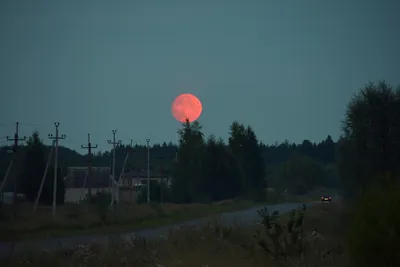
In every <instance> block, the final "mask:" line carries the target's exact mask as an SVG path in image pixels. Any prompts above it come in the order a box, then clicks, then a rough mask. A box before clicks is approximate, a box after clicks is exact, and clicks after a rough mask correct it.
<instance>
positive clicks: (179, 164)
mask: <svg viewBox="0 0 400 267" xmlns="http://www.w3.org/2000/svg"><path fill="white" fill-rule="evenodd" d="M178 135H179V143H178V144H173V143H171V142H170V143H168V144H167V143H163V144H155V145H153V146H151V148H150V151H151V154H150V155H151V166H150V171H151V173H153V174H154V173H157V174H163V175H168V176H171V177H172V178H173V186H172V188H171V189H167V188H166V186H163V190H162V191H163V192H162V193H163V194H164V196H163V198H164V201H174V202H192V201H205V200H207V201H218V200H221V199H226V198H233V197H237V196H243V197H251V198H253V199H257V200H261V199H262V198H263V197H265V191H264V189H265V187H268V186H269V187H276V188H277V189H279V190H283V189H284V188H289V191H292V192H294V193H305V192H307V191H308V190H312V189H313V188H315V187H317V186H320V185H326V186H332V187H335V186H338V183H337V180H338V179H337V177H334V178H331V179H329V178H328V177H333V176H332V175H331V173H334V172H331V173H329V172H327V170H328V169H329V168H326V167H329V166H331V168H335V167H334V166H335V162H334V151H335V143H334V141H333V140H332V138H331V137H330V136H328V137H327V138H326V140H323V141H322V142H320V143H318V144H316V143H312V142H310V141H308V140H305V141H303V142H302V143H301V144H298V145H297V144H294V143H289V142H288V141H285V142H283V143H281V144H273V145H265V144H263V143H262V142H260V141H258V139H257V136H256V134H255V132H254V130H253V129H252V127H250V126H246V127H245V126H244V125H243V124H240V123H239V122H233V123H232V125H231V126H230V137H229V140H228V142H227V143H225V142H224V141H223V140H222V139H221V138H217V137H215V136H209V137H208V138H206V137H204V135H203V133H202V131H201V125H200V123H199V122H198V121H196V122H193V123H190V122H188V121H186V122H185V123H183V124H182V128H181V129H179V131H178ZM127 152H130V158H129V161H128V163H127V165H126V171H129V170H146V169H147V147H146V146H142V145H134V146H133V147H130V146H126V145H120V146H118V147H117V148H116V170H117V177H118V176H119V172H120V171H121V170H122V164H123V159H124V157H125V155H126V153H127ZM49 153H50V147H49V146H46V145H44V144H43V142H42V140H41V138H40V135H39V133H38V132H34V133H33V134H32V136H30V137H29V138H28V140H27V142H26V143H25V144H24V145H22V146H21V147H20V148H19V152H18V155H19V156H18V158H19V160H17V161H16V163H15V164H17V165H18V166H19V167H18V168H16V167H14V168H13V169H14V173H12V174H11V175H10V179H11V178H12V177H13V176H17V177H18V180H19V182H20V184H19V191H20V192H22V193H25V194H26V195H27V198H28V200H31V201H33V200H34V198H35V197H36V194H37V190H38V188H39V186H40V182H41V179H42V176H43V173H44V169H45V166H46V161H47V157H48V154H49ZM11 157H12V155H11V154H8V153H6V152H5V149H3V150H2V155H1V159H0V164H1V169H0V170H1V175H2V176H3V175H4V173H5V170H6V168H7V165H8V163H9V161H10V160H11ZM111 158H112V151H106V152H97V153H96V154H94V155H93V158H92V160H93V161H92V162H93V165H94V166H110V164H111ZM87 159H88V158H87V156H85V155H81V154H79V153H77V152H76V151H74V150H71V149H68V148H66V147H60V148H59V166H60V169H59V170H58V171H59V175H58V179H59V181H58V183H57V184H58V185H59V187H60V188H58V190H59V194H57V195H58V196H60V199H58V202H59V203H62V202H63V199H62V197H61V196H62V195H63V193H62V192H64V191H65V188H64V184H63V183H62V177H63V176H65V175H66V170H67V167H69V166H86V164H87ZM297 160H301V161H303V163H304V164H300V165H298V164H297V165H296V164H294V163H295V162H297ZM332 166H333V167H332ZM299 168H300V169H301V173H302V175H299V171H300V169H299ZM303 169H304V170H303ZM282 170H285V171H282ZM53 173H54V169H53V167H52V164H51V165H50V168H49V170H48V173H47V177H46V180H45V184H44V189H43V195H42V199H41V201H42V202H43V203H46V204H48V203H51V198H52V186H53V179H52V176H53ZM312 175H321V176H318V177H315V178H310V177H311V176H312ZM335 179H336V180H335ZM329 180H334V181H335V182H329ZM303 181H305V182H306V183H307V184H306V185H302V182H303ZM293 184H296V186H294V185H293ZM301 188H303V189H302V190H301ZM5 189H6V191H12V190H13V189H12V183H11V181H10V182H9V183H7V186H6V188H5ZM28 191H29V192H28ZM160 191H161V188H160V187H158V186H152V187H151V196H152V199H153V200H160V196H161V194H160ZM143 198H145V197H144V196H143Z"/></svg>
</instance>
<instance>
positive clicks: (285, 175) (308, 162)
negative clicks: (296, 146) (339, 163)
mask: <svg viewBox="0 0 400 267" xmlns="http://www.w3.org/2000/svg"><path fill="white" fill-rule="evenodd" d="M278 175H279V182H278V185H277V187H278V188H279V189H280V190H282V189H283V188H287V189H288V192H289V193H292V194H305V193H307V192H309V191H312V190H314V189H315V188H316V187H317V186H321V185H322V179H323V178H324V177H325V176H326V173H325V170H324V167H323V166H322V164H321V163H319V162H317V161H316V160H314V159H312V158H310V157H308V156H303V155H300V154H297V153H293V154H292V156H291V157H290V158H289V159H288V160H287V161H286V162H284V163H282V164H281V166H279V169H278Z"/></svg>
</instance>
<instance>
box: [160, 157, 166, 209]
mask: <svg viewBox="0 0 400 267" xmlns="http://www.w3.org/2000/svg"><path fill="white" fill-rule="evenodd" d="M158 159H159V160H160V175H161V181H160V203H161V204H162V203H164V186H165V184H164V178H165V177H164V157H158Z"/></svg>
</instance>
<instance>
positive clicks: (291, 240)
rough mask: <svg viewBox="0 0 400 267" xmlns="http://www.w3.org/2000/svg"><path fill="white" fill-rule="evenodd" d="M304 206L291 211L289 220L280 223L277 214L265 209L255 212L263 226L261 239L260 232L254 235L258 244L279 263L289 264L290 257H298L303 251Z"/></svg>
mask: <svg viewBox="0 0 400 267" xmlns="http://www.w3.org/2000/svg"><path fill="white" fill-rule="evenodd" d="M305 211H306V205H303V207H302V209H298V210H297V211H296V210H292V212H291V213H290V214H289V216H290V217H289V220H288V221H287V222H286V223H282V221H281V220H280V219H279V217H280V216H279V212H278V211H274V212H272V214H270V213H269V211H268V209H267V208H263V209H261V210H259V211H257V213H258V215H259V216H260V217H261V219H262V221H261V223H262V225H263V226H264V234H265V235H266V238H263V236H262V235H261V233H260V232H258V233H257V234H256V236H255V237H256V239H257V242H258V244H259V245H260V246H261V247H262V248H263V249H264V250H265V251H266V252H267V253H269V254H270V255H271V256H273V258H274V259H275V260H277V261H279V262H285V264H287V263H289V262H290V258H291V256H300V255H301V254H302V253H303V249H304V241H305V239H304V231H303V221H304V215H305Z"/></svg>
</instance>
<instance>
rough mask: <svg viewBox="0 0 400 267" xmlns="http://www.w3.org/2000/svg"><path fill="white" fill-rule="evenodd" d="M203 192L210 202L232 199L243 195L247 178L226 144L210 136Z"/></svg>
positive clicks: (204, 169)
mask: <svg viewBox="0 0 400 267" xmlns="http://www.w3.org/2000/svg"><path fill="white" fill-rule="evenodd" d="M202 174H203V177H204V178H203V182H204V184H203V190H204V192H205V194H206V195H207V196H209V198H210V201H220V200H224V199H232V198H235V197H236V196H238V195H241V194H242V193H243V188H244V183H245V180H244V179H245V176H244V173H243V170H242V168H241V165H240V163H238V162H237V161H236V159H235V156H234V155H233V154H232V153H231V151H230V150H229V148H228V147H226V145H225V144H224V142H223V141H222V140H221V139H219V140H216V138H215V137H214V136H210V137H209V138H208V140H207V144H206V153H205V159H204V164H203V173H202Z"/></svg>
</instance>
